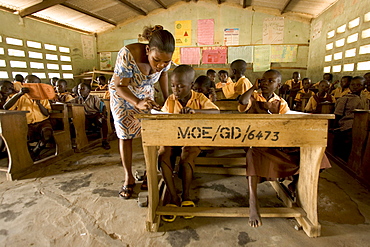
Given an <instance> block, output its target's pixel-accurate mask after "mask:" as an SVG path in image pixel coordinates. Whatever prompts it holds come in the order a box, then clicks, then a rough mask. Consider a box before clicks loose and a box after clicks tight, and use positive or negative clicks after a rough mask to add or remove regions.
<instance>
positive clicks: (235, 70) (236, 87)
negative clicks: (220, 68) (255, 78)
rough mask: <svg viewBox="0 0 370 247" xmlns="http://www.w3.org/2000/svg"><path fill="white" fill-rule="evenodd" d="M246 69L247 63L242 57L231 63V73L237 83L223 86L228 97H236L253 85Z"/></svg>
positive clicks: (223, 90)
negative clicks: (246, 74)
mask: <svg viewBox="0 0 370 247" xmlns="http://www.w3.org/2000/svg"><path fill="white" fill-rule="evenodd" d="M246 70H247V63H246V62H245V61H244V60H242V59H238V60H235V61H233V62H232V63H231V65H230V74H231V78H232V79H234V81H235V83H230V84H227V85H226V86H224V87H223V88H222V92H223V94H224V95H225V97H226V99H236V98H238V97H239V96H240V95H242V94H243V93H245V92H246V91H248V89H250V88H251V87H252V86H253V85H252V83H251V82H250V81H249V80H248V78H246V77H245V75H244V73H245V71H246Z"/></svg>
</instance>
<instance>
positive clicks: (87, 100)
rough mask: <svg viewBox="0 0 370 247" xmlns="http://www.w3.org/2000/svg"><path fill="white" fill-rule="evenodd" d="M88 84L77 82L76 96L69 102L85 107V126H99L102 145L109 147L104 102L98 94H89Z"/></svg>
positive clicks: (105, 147)
mask: <svg viewBox="0 0 370 247" xmlns="http://www.w3.org/2000/svg"><path fill="white" fill-rule="evenodd" d="M90 91H91V88H90V85H88V84H84V83H80V84H78V90H77V92H78V97H77V98H75V99H73V100H71V101H70V102H71V103H77V104H83V105H84V108H85V117H86V118H85V126H86V129H88V128H89V127H90V126H91V125H93V124H94V125H95V126H96V127H98V128H100V131H101V136H102V139H103V140H102V147H103V148H104V149H110V145H109V142H108V140H107V137H108V124H107V114H106V108H105V105H104V102H102V101H101V100H100V99H99V97H98V96H96V95H91V94H90Z"/></svg>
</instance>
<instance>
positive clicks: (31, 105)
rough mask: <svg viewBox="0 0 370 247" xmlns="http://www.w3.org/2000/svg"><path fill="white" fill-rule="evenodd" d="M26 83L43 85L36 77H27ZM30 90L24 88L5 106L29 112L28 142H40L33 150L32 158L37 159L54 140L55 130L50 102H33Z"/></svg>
mask: <svg viewBox="0 0 370 247" xmlns="http://www.w3.org/2000/svg"><path fill="white" fill-rule="evenodd" d="M25 83H41V81H40V78H38V77H37V76H35V75H27V76H26V78H25ZM29 90H30V89H29V88H27V87H22V88H21V91H19V93H17V94H15V95H14V96H13V97H12V98H10V99H9V100H8V101H7V102H6V103H5V104H4V109H5V110H18V111H29V113H27V114H26V118H27V124H28V134H27V137H28V141H29V142H33V141H38V143H37V145H36V147H35V148H34V149H33V150H31V157H32V158H33V159H37V158H38V156H39V154H40V152H41V151H42V150H43V149H44V148H45V147H46V144H47V143H49V142H50V141H52V140H53V128H52V126H51V123H50V120H49V110H51V107H50V103H49V100H47V99H45V100H33V99H31V98H30V97H29V95H28V94H27V93H28V92H29Z"/></svg>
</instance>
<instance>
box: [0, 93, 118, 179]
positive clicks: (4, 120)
mask: <svg viewBox="0 0 370 247" xmlns="http://www.w3.org/2000/svg"><path fill="white" fill-rule="evenodd" d="M104 103H105V106H106V108H107V113H108V118H107V119H108V121H109V119H110V105H109V100H105V101H104ZM51 106H52V111H51V113H50V119H57V120H58V121H60V122H62V126H63V127H62V129H58V130H54V140H55V144H56V151H55V154H54V155H51V156H49V157H47V158H44V159H42V160H39V161H35V162H34V161H33V160H32V159H31V156H30V153H29V151H28V143H27V130H28V127H27V120H26V113H27V111H8V110H0V136H1V137H2V138H3V140H4V142H5V144H6V148H7V151H8V160H9V161H8V167H7V168H2V169H0V171H5V172H6V177H7V179H8V180H14V179H18V178H20V177H22V176H24V175H26V174H28V173H30V172H32V171H33V170H35V169H38V168H40V167H42V166H46V165H48V164H52V163H54V162H56V161H58V160H61V159H63V158H66V157H68V156H70V155H71V154H73V153H74V152H81V151H82V150H84V149H86V148H89V147H91V146H93V145H96V144H97V143H100V142H101V139H100V138H99V139H97V140H94V141H90V142H89V140H88V138H87V135H86V130H85V111H84V106H83V105H79V104H69V103H68V104H60V103H57V104H52V105H51ZM70 122H72V124H73V126H74V128H73V132H74V133H73V135H74V136H75V139H74V143H73V144H72V139H71V131H72V130H71V129H70ZM112 133H113V131H112V128H111V125H110V124H109V122H108V135H110V134H112ZM72 145H73V146H72Z"/></svg>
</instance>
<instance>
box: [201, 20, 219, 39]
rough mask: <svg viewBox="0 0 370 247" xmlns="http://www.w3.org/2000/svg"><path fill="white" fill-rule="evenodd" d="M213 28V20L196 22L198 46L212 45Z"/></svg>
mask: <svg viewBox="0 0 370 247" xmlns="http://www.w3.org/2000/svg"><path fill="white" fill-rule="evenodd" d="M214 26H215V21H214V20H213V19H201V20H198V45H213V38H214Z"/></svg>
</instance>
